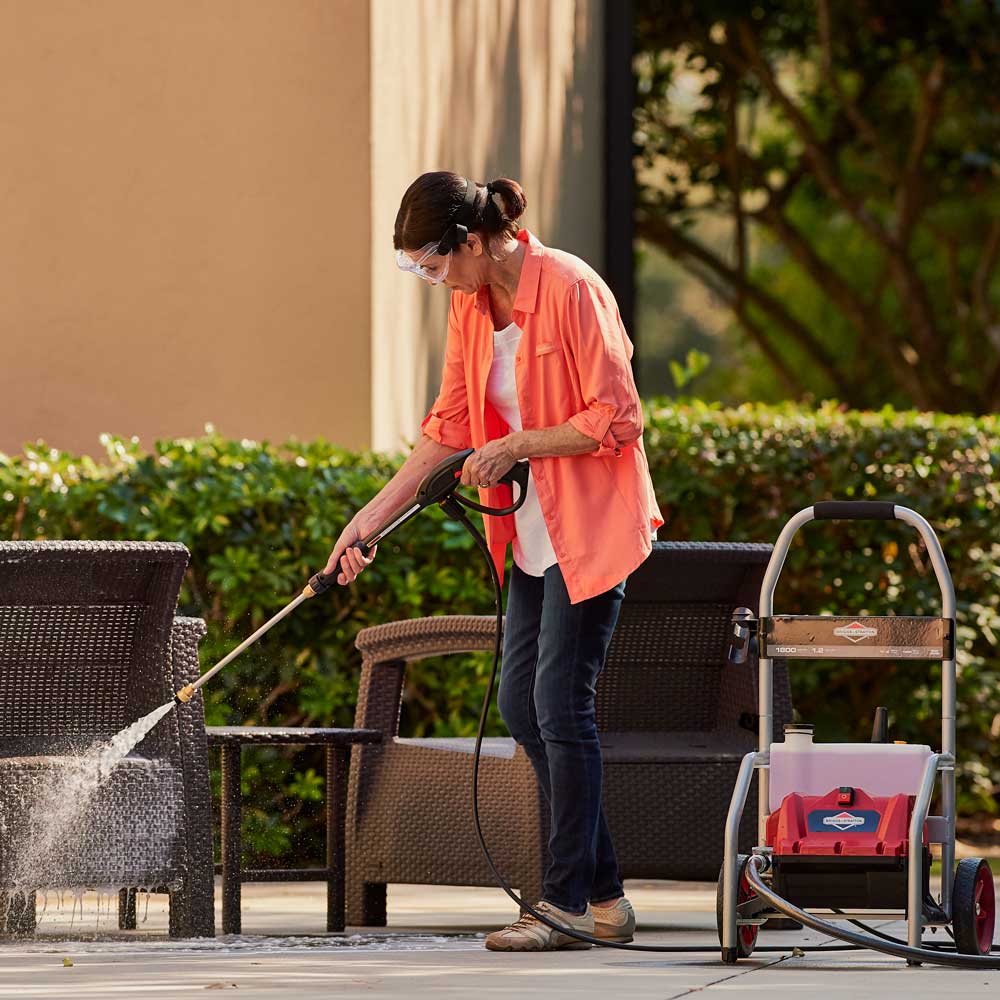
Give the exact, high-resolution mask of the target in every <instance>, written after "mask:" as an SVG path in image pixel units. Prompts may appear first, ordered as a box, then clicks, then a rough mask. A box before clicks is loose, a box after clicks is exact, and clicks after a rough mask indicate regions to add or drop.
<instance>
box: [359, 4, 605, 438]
mask: <svg viewBox="0 0 1000 1000" xmlns="http://www.w3.org/2000/svg"><path fill="white" fill-rule="evenodd" d="M601 17H602V4H601V3H600V2H599V0H548V2H545V3H538V2H532V0H522V2H515V0H500V2H497V0H440V2H436V3H435V2H430V0H428V2H423V3H420V4H413V5H406V6H405V7H402V6H401V5H399V4H396V3H394V2H392V0H376V2H375V3H374V4H373V23H372V53H373V56H372V58H373V65H372V115H373V121H372V136H373V180H374V185H373V193H374V197H373V206H372V212H373V220H372V221H373V226H372V229H373V233H374V234H375V238H374V241H373V250H372V254H373V257H372V283H373V303H372V323H373V329H372V350H373V393H372V400H373V402H372V406H373V414H372V418H373V419H372V426H373V446H374V447H376V448H385V449H390V450H394V449H398V448H400V447H402V446H403V445H404V443H406V442H410V441H412V440H414V439H415V437H416V436H417V435H418V434H419V422H420V420H421V419H422V417H423V416H424V414H425V413H426V411H427V409H428V407H429V405H430V403H431V402H432V401H433V399H434V396H435V395H436V393H437V390H438V387H439V385H440V379H441V367H442V361H443V352H444V344H445V338H446V331H447V321H448V292H447V291H446V290H445V289H443V288H441V287H434V288H432V287H430V286H427V285H424V284H423V283H422V282H417V281H415V280H413V279H412V278H411V276H409V275H403V274H401V273H400V272H399V271H398V270H397V269H396V268H395V266H394V262H393V259H392V254H391V249H392V244H391V234H392V228H393V223H394V221H395V216H396V211H397V209H398V207H399V200H400V198H401V197H402V194H403V192H404V191H405V190H406V187H407V186H408V185H409V184H410V182H411V181H412V180H413V179H414V178H415V177H416V176H418V175H419V174H421V173H423V172H424V171H427V170H456V171H458V172H468V173H469V174H470V175H471V176H472V177H473V178H474V179H475V180H477V181H480V182H485V181H487V180H489V179H491V178H493V177H499V176H509V177H514V178H516V179H517V180H519V181H520V183H521V184H522V185H523V186H524V189H525V192H526V194H527V197H528V211H527V213H526V214H525V216H524V217H523V218H522V220H521V222H522V224H523V225H525V226H526V227H527V228H529V229H531V231H532V232H534V233H535V234H536V235H537V236H538V237H539V238H540V239H541V240H542V242H543V243H546V244H548V245H551V246H556V247H559V248H560V249H563V250H567V251H569V252H571V253H575V254H578V255H579V256H581V257H583V258H584V259H585V260H587V261H588V262H589V263H590V264H591V265H593V266H594V267H595V268H596V269H598V270H601V268H602V266H603V260H602V259H601V254H602V247H603V210H602V197H603V196H602V184H603V88H602V77H603V48H602V35H603V32H602V22H601ZM405 279H409V280H405Z"/></svg>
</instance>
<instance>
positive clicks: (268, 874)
mask: <svg viewBox="0 0 1000 1000" xmlns="http://www.w3.org/2000/svg"><path fill="white" fill-rule="evenodd" d="M206 731H207V733H208V745H209V746H210V747H219V748H220V749H221V757H222V760H221V764H222V809H221V813H222V816H221V818H222V864H221V865H220V866H219V870H220V871H221V873H222V933H223V934H239V933H241V931H242V919H241V913H240V896H241V888H242V885H243V883H244V882H316V881H325V882H326V885H327V890H326V929H327V930H328V931H342V930H343V929H344V816H345V809H346V804H347V774H348V769H349V766H350V761H351V747H352V746H356V745H370V744H375V743H378V742H380V741H381V739H382V734H381V733H379V732H376V731H375V730H373V729H307V728H295V727H289V728H274V727H268V726H209V727H208V729H207V730H206ZM289 744H292V745H301V746H322V747H324V748H325V750H326V867H325V868H250V869H247V868H243V867H242V848H243V845H242V836H241V818H242V810H243V796H242V794H241V780H240V774H241V765H242V759H243V747H245V746H255V747H261V746H285V745H289Z"/></svg>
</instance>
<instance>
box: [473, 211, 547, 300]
mask: <svg viewBox="0 0 1000 1000" xmlns="http://www.w3.org/2000/svg"><path fill="white" fill-rule="evenodd" d="M516 239H518V240H519V241H520V242H521V243H524V244H525V251H524V260H523V261H521V275H520V277H519V278H518V280H517V292H516V293H515V295H514V311H515V312H525V313H533V312H534V311H535V307H536V305H537V303H538V279H539V276H540V275H541V273H542V253H543V251H544V249H545V247H544V245H543V244H542V243H541V242H539V239H538V237H537V236H535V234H534V233H532V232H530V231H529V230H527V229H523V228H522V229H519V230H518V232H517V236H516ZM476 308H477V309H478V310H479V311H480V312H481V313H484V314H485V315H487V316H488V315H489V314H490V294H489V289H488V288H487V287H486V285H483V286H482V287H481V288H480V289H478V290H477V291H476Z"/></svg>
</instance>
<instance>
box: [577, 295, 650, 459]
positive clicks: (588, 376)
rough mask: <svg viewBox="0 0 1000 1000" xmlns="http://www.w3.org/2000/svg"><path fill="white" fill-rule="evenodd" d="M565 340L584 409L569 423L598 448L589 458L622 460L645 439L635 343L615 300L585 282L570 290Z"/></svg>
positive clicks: (591, 452)
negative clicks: (634, 360) (633, 359)
mask: <svg viewBox="0 0 1000 1000" xmlns="http://www.w3.org/2000/svg"><path fill="white" fill-rule="evenodd" d="M568 294H569V300H568V302H567V305H566V313H565V315H566V322H565V326H564V336H565V338H566V344H567V347H568V348H569V351H570V353H571V354H572V355H573V359H574V361H575V362H576V367H577V372H578V375H579V379H580V391H581V395H582V396H583V401H584V404H585V405H584V408H583V409H581V410H579V411H578V412H577V413H574V414H573V415H572V416H571V417H570V418H569V422H570V423H571V424H572V425H573V426H574V427H575V428H576V429H577V430H578V431H580V432H581V433H582V434H586V435H587V437H591V438H593V439H594V440H595V441H597V443H598V447H597V448H596V449H595V450H594V451H590V452H586V454H588V455H593V456H595V457H598V458H601V457H606V456H615V457H619V456H620V455H621V454H622V449H623V448H626V447H629V446H630V445H634V444H635V442H636V441H638V440H639V438H641V437H642V431H643V419H642V403H641V401H640V399H639V393H638V391H637V390H636V387H635V379H634V378H633V376H632V366H631V365H630V364H629V360H630V359H631V357H632V344H631V342H630V341H629V339H628V337H627V336H626V335H625V331H624V329H623V327H622V325H621V320H620V319H619V317H618V310H617V309H616V308H615V305H614V301H613V300H609V298H608V297H607V295H605V293H604V292H603V291H602V290H601V289H600V288H599V287H598V286H596V285H594V284H592V283H591V282H590V281H588V280H587V279H585V278H581V279H580V280H579V281H577V282H575V283H574V284H573V285H572V287H571V288H570V290H569V293H568Z"/></svg>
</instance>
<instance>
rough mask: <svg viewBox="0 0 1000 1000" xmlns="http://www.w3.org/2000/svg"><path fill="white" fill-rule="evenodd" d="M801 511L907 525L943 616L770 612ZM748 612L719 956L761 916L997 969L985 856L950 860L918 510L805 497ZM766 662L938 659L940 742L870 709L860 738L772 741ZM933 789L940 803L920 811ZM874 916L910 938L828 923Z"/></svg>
mask: <svg viewBox="0 0 1000 1000" xmlns="http://www.w3.org/2000/svg"><path fill="white" fill-rule="evenodd" d="M812 520H817V521H820V520H879V521H889V520H898V521H902V522H904V523H905V524H908V525H910V526H911V527H914V528H916V530H917V531H918V533H919V534H920V536H921V538H922V539H923V542H924V545H925V547H926V550H927V553H928V555H929V557H930V561H931V566H932V567H933V569H934V574H935V577H936V579H937V583H938V587H939V588H940V591H941V616H940V617H938V618H931V617H923V616H919V617H917V616H902V615H893V616H887V617H877V616H874V615H864V616H858V617H855V616H850V615H849V616H847V617H844V616H836V615H821V616H813V615H776V614H774V611H773V602H774V592H775V588H776V587H777V584H778V579H779V576H780V574H781V570H782V567H783V565H784V562H785V557H786V555H787V554H788V550H789V547H790V545H791V543H792V539H793V538H794V537H795V535H796V533H797V532H798V531H799V529H800V528H801V527H802V526H803V525H805V524H807V523H808V522H809V521H812ZM759 609H760V617H759V618H756V617H755V616H754V615H753V613H752V612H751V611H750V610H749V609H748V608H739V609H737V610H736V611H735V612H734V614H733V638H732V645H731V647H730V655H731V659H732V660H733V661H734V662H736V663H740V662H745V661H746V660H747V659H748V658H749V656H750V655H751V653H753V652H759V653H760V655H759V658H758V666H759V672H758V703H759V724H758V734H757V736H758V747H757V750H756V752H752V753H748V754H747V755H746V756H745V757H744V758H743V761H742V764H741V766H740V770H739V775H738V777H737V780H736V785H735V787H734V789H733V795H732V800H731V802H730V806H729V813H728V816H727V818H726V828H725V854H724V860H723V865H722V872H721V875H720V878H719V887H718V907H717V910H718V912H717V919H718V930H719V940H720V944H721V946H722V960H723V961H724V962H726V963H735V962H736V961H738V960H739V959H740V958H748V957H749V956H750V955H751V954H752V953H753V950H754V945H755V943H756V939H757V932H758V929H759V928H760V926H761V924H763V923H764V922H765V921H766V920H768V919H769V918H772V917H776V918H780V917H787V918H791V919H793V920H797V921H799V922H801V923H803V924H805V925H806V926H808V927H811V928H813V929H814V930H818V931H822V932H823V933H826V934H830V935H832V936H834V937H838V938H841V939H842V940H845V941H848V942H850V943H853V944H859V945H863V946H865V947H868V948H874V949H875V950H877V951H882V952H885V953H887V954H891V955H897V956H899V957H901V958H905V959H906V960H907V962H909V963H910V964H912V965H919V964H920V963H921V962H924V961H926V962H933V963H936V964H943V965H954V966H958V967H961V968H969V967H974V968H989V969H994V968H1000V962H998V961H997V960H996V959H993V958H990V957H988V956H989V954H990V952H991V950H996V949H995V948H994V947H993V932H994V923H995V913H996V901H995V894H994V886H993V875H992V872H991V870H990V866H989V864H988V862H987V861H985V860H984V859H982V858H963V859H962V860H961V861H959V862H958V864H957V865H956V864H955V762H956V740H955V706H956V672H955V642H956V635H955V589H954V586H953V584H952V579H951V573H950V572H949V570H948V565H947V563H946V562H945V558H944V553H943V552H942V550H941V544H940V542H939V541H938V537H937V535H936V534H935V532H934V529H933V528H932V527H931V525H930V524H929V523H928V522H927V521H926V520H925V519H924V518H923V517H922V516H921V515H920V514H918V513H917V512H916V511H914V510H911V509H910V508H909V507H903V506H899V505H897V504H893V503H890V502H886V501H864V500H862V501H827V502H823V503H817V504H814V505H813V506H812V507H807V508H805V509H804V510H801V511H799V513H797V514H796V515H795V516H794V517H792V518H791V519H790V520H789V521H788V523H787V524H786V525H785V526H784V528H783V529H782V531H781V533H780V534H779V536H778V540H777V542H776V543H775V546H774V550H773V552H772V554H771V558H770V560H769V562H768V566H767V570H766V571H765V574H764V580H763V583H762V585H761V591H760V605H759ZM755 647H756V648H755ZM777 657H781V658H783V659H786V660H790V661H794V660H801V659H809V660H827V659H838V660H840V659H854V660H857V659H875V660H898V661H904V662H908V661H912V660H917V661H926V660H937V661H940V663H941V748H940V750H938V751H934V750H932V749H931V747H930V746H924V745H913V744H907V743H904V742H902V741H899V740H896V741H893V742H892V743H890V742H889V740H888V718H887V712H886V710H885V708H883V707H879V708H878V709H877V710H876V715H875V723H874V726H873V731H872V742H871V743H816V742H814V741H813V732H812V727H811V726H808V725H790V726H785V727H784V728H785V732H784V742H781V743H776V742H774V740H773V732H772V728H773V699H772V664H773V661H774V659H775V658H777ZM755 772H756V775H757V793H758V842H759V844H758V846H755V847H753V849H752V851H751V853H750V854H749V855H741V854H739V853H738V845H737V836H738V832H739V825H740V819H741V817H742V815H743V809H744V806H745V804H746V799H747V794H748V792H749V789H750V784H751V780H752V778H753V776H754V773H755ZM938 783H940V813H939V814H937V815H930V807H931V799H932V796H933V794H934V790H935V787H936V785H937V784H938ZM932 844H937V845H940V854H941V892H940V895H939V896H938V898H937V899H934V898H932V897H931V893H930V888H929V870H930V865H931V845H932ZM807 908H808V911H807ZM820 908H823V909H822V912H823V915H822V916H820V915H819V912H820ZM872 918H879V919H890V920H899V919H903V918H905V919H906V922H907V940H906V941H905V942H902V941H896V940H895V939H890V938H887V936H884V935H882V936H879V937H877V938H876V937H872V936H870V934H858V933H856V932H854V931H848V930H845V929H844V928H841V927H837V926H835V925H834V923H833V921H850V922H852V923H855V924H857V923H859V922H860V921H861V920H863V919H872ZM925 927H931V928H937V927H945V928H947V929H948V931H949V933H950V934H951V936H952V937H953V940H954V951H953V952H952V953H951V954H947V953H943V952H942V949H940V948H928V947H925V946H924V942H923V938H922V934H923V929H924V928H925ZM865 929H866V930H870V929H869V928H865Z"/></svg>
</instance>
